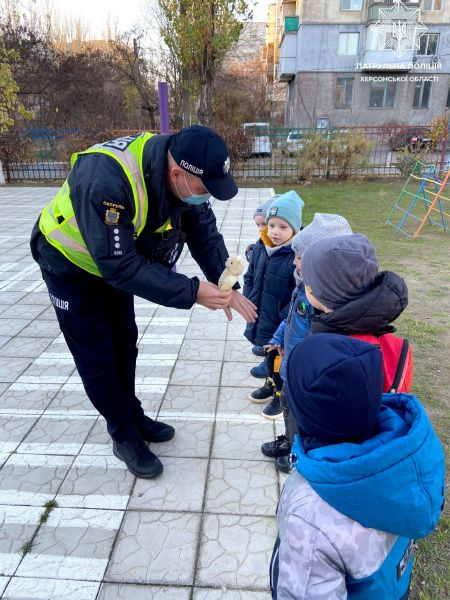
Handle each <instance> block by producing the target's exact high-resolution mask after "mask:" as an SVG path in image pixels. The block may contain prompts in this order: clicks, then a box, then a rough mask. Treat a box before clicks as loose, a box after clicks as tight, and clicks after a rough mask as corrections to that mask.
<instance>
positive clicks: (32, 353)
mask: <svg viewBox="0 0 450 600" xmlns="http://www.w3.org/2000/svg"><path fill="white" fill-rule="evenodd" d="M52 341H53V338H46V337H41V338H31V337H23V336H16V337H15V338H13V339H11V340H10V341H9V342H8V343H6V344H5V345H3V346H2V347H1V348H0V356H10V357H12V358H37V357H38V356H39V355H40V354H41V353H42V352H44V350H45V349H46V348H47V346H49V345H50V344H51V343H52Z"/></svg>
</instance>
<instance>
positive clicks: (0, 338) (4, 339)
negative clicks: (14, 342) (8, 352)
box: [0, 335, 12, 348]
mask: <svg viewBox="0 0 450 600" xmlns="http://www.w3.org/2000/svg"><path fill="white" fill-rule="evenodd" d="M11 339H12V338H11V337H10V336H9V335H0V348H3V346H4V345H5V344H7V343H8V342H9V341H10V340H11Z"/></svg>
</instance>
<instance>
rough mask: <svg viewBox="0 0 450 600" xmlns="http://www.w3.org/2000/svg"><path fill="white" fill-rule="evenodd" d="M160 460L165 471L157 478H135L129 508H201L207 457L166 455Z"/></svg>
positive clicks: (196, 510)
mask: <svg viewBox="0 0 450 600" xmlns="http://www.w3.org/2000/svg"><path fill="white" fill-rule="evenodd" d="M152 448H153V446H152ZM162 463H163V465H164V472H163V473H162V475H160V476H159V477H158V479H157V480H155V481H153V480H146V479H137V480H136V485H135V486H134V489H133V494H132V496H131V498H130V502H129V504H128V508H129V509H136V510H150V509H151V510H171V511H189V512H198V511H201V509H202V504H203V494H204V491H205V480H206V470H207V467H208V461H207V459H201V458H168V457H167V458H166V457H165V458H163V459H162Z"/></svg>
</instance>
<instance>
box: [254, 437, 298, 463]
mask: <svg viewBox="0 0 450 600" xmlns="http://www.w3.org/2000/svg"><path fill="white" fill-rule="evenodd" d="M261 452H262V453H263V454H264V456H269V457H270V458H278V457H279V456H289V454H290V452H291V444H290V443H289V440H288V439H287V437H286V436H285V435H279V436H278V437H277V439H276V440H273V441H272V442H265V443H264V444H263V445H262V446H261Z"/></svg>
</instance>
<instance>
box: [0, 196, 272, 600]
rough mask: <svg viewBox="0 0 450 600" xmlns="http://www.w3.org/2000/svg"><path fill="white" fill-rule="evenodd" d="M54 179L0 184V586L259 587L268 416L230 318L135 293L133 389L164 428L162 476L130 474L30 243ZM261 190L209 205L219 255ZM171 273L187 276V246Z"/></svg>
mask: <svg viewBox="0 0 450 600" xmlns="http://www.w3.org/2000/svg"><path fill="white" fill-rule="evenodd" d="M54 193H55V188H39V187H34V188H31V187H22V188H19V187H2V188H0V212H1V215H2V218H1V225H2V226H1V235H0V421H1V423H0V465H2V467H1V469H0V523H1V533H0V596H1V597H2V598H5V599H6V598H7V599H9V600H19V599H20V600H26V599H29V600H31V599H32V600H47V599H52V600H57V599H60V598H61V599H63V598H64V599H65V600H120V599H126V600H141V599H142V598H146V599H147V598H148V599H150V598H156V599H158V600H159V599H160V598H165V599H167V600H188V599H190V600H269V598H270V594H269V593H268V567H269V562H270V556H271V551H272V546H273V541H274V537H275V520H274V516H273V515H274V512H275V508H276V504H277V500H278V496H279V489H280V479H279V476H278V474H277V473H276V470H275V468H274V464H273V462H272V461H270V460H265V459H264V457H263V456H262V454H261V453H260V450H259V448H260V444H261V442H263V441H267V440H268V439H270V438H271V437H272V436H273V434H274V425H273V424H272V423H271V422H269V421H266V420H263V419H262V418H261V416H260V415H261V406H257V405H252V404H249V403H248V401H247V400H246V396H247V393H248V392H250V391H251V390H253V389H255V387H257V385H256V384H258V381H257V380H255V379H254V378H252V377H251V376H249V374H248V370H249V368H250V367H251V366H253V365H254V364H257V362H258V359H257V358H255V357H253V355H252V354H251V352H250V345H249V344H248V342H246V341H245V340H244V338H243V336H242V332H243V328H244V322H243V320H242V319H241V318H240V317H235V319H234V320H233V321H232V322H231V323H227V321H226V320H225V316H224V314H223V312H222V311H220V312H211V311H208V310H206V309H204V308H202V307H195V308H194V309H193V310H191V311H181V310H174V309H168V308H163V307H159V306H157V305H153V304H151V303H149V302H146V301H144V300H142V299H140V298H136V314H137V321H138V325H139V331H140V337H139V349H140V354H139V358H138V367H137V388H138V393H139V396H140V398H141V400H142V402H143V405H144V408H145V410H146V411H147V413H148V414H149V415H150V416H153V417H158V418H160V419H163V420H164V421H167V422H169V423H172V424H173V425H175V427H176V429H177V435H176V436H175V438H174V440H172V441H171V442H168V443H165V444H161V445H156V444H155V445H152V449H153V450H154V451H155V452H156V454H157V455H158V456H159V457H161V460H162V462H163V463H164V473H163V475H162V476H160V477H159V478H158V479H156V480H154V481H145V480H136V479H135V477H133V476H132V475H131V474H130V473H129V472H128V471H127V470H126V468H125V467H124V464H123V463H122V462H120V461H118V460H117V459H116V458H115V457H114V456H113V455H112V452H111V443H110V440H109V436H108V435H107V433H106V428H105V424H104V421H103V419H102V418H101V417H98V415H97V414H96V412H95V411H94V410H93V408H92V406H91V404H90V403H89V401H88V400H87V398H86V396H85V394H84V392H83V388H82V385H81V381H80V379H79V377H78V375H77V373H76V371H75V367H74V364H73V361H72V358H71V355H70V354H69V352H68V349H67V347H66V345H65V342H64V340H63V339H62V336H61V335H60V332H59V329H58V325H57V322H56V318H55V315H54V312H53V307H52V306H51V305H50V302H49V298H48V295H47V293H46V288H45V287H44V284H43V283H42V279H41V277H40V272H39V269H38V267H37V266H36V265H35V263H34V262H33V261H32V259H31V256H30V254H29V247H28V238H29V232H30V230H31V228H32V226H33V223H34V221H35V219H36V217H37V215H38V214H39V212H40V210H41V208H42V206H43V205H44V204H45V203H46V202H47V200H48V199H50V198H51V197H52V195H53V194H54ZM271 193H272V191H271V190H269V189H243V190H241V191H240V192H239V196H238V197H237V198H235V199H233V200H232V201H231V202H216V203H215V204H214V211H215V213H216V216H217V221H218V225H219V227H220V229H221V232H222V233H223V235H224V237H225V240H226V242H227V247H228V249H229V252H230V253H231V254H233V253H240V254H243V251H244V249H245V247H246V245H247V244H248V243H249V242H252V241H254V240H255V238H256V237H257V231H256V227H255V226H254V224H253V222H252V214H253V211H254V209H255V207H256V206H257V205H258V204H260V203H261V202H263V201H265V200H266V199H267V198H268V197H270V195H271ZM179 271H181V272H183V273H185V274H187V275H191V276H192V275H199V269H198V267H197V266H196V265H195V263H194V262H193V260H192V258H191V257H190V256H189V255H186V254H185V255H183V257H182V260H181V262H180V263H179ZM118 318H119V317H118ZM49 501H56V507H54V508H53V509H52V510H49V516H48V519H47V520H46V521H45V522H41V521H42V515H43V512H44V510H45V508H44V506H45V504H46V503H47V502H49ZM30 540H32V545H31V549H30V548H27V547H26V546H27V542H29V541H30ZM27 549H28V550H29V551H28V552H24V550H27Z"/></svg>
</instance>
